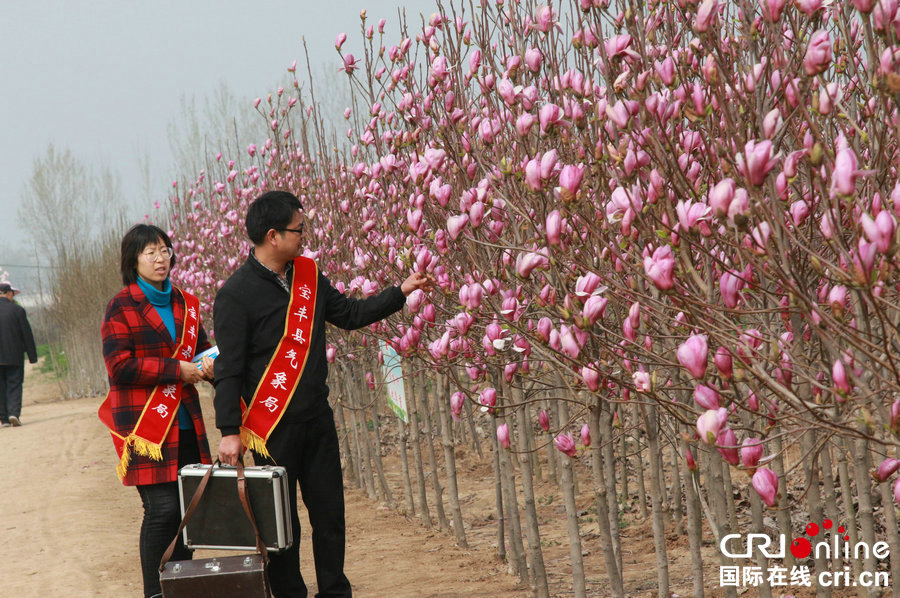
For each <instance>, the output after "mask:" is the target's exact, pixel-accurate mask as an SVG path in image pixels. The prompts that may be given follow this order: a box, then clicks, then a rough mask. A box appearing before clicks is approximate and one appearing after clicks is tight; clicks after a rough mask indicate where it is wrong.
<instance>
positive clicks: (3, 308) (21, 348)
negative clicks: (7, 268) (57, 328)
mask: <svg viewBox="0 0 900 598" xmlns="http://www.w3.org/2000/svg"><path fill="white" fill-rule="evenodd" d="M18 292H19V289H17V288H14V287H13V286H12V285H10V284H9V283H8V282H3V283H0V425H2V426H3V427H4V428H6V427H9V426H10V425H12V426H21V425H22V420H21V419H19V418H20V417H22V382H23V381H24V380H25V358H24V354H25V353H28V361H30V362H31V363H37V350H36V349H35V347H34V336H33V335H32V334H31V326H30V325H29V324H28V318H27V317H26V316H25V308H23V307H22V306H21V305H17V304H15V303H13V297H14V296H15V295H16V293H18Z"/></svg>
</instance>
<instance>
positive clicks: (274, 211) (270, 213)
mask: <svg viewBox="0 0 900 598" xmlns="http://www.w3.org/2000/svg"><path fill="white" fill-rule="evenodd" d="M302 209H303V204H301V203H300V200H299V199H297V196H296V195H294V194H293V193H289V192H287V191H267V192H266V193H263V194H262V195H260V196H259V197H257V198H256V199H255V200H253V203H252V204H250V209H249V210H247V219H246V220H245V221H244V222H245V224H246V225H247V236H248V237H250V240H251V241H253V244H254V245H259V244H260V243H262V242H263V240H264V239H265V238H266V233H267V232H269V230H270V229H273V228H274V229H275V230H283V229H284V228H286V227H288V226H290V225H291V220H292V219H293V218H294V212H299V211H300V210H302Z"/></svg>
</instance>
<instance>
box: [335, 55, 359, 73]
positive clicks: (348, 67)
mask: <svg viewBox="0 0 900 598" xmlns="http://www.w3.org/2000/svg"><path fill="white" fill-rule="evenodd" d="M343 58H344V65H343V66H342V67H341V68H339V69H338V70H340V71H344V72H345V73H347V74H348V75H349V74H351V73H353V71H355V70H356V63H357V62H359V60H357V59H356V58H354V57H353V54H345V55H344V57H343Z"/></svg>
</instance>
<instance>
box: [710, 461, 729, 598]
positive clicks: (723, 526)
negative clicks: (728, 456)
mask: <svg viewBox="0 0 900 598" xmlns="http://www.w3.org/2000/svg"><path fill="white" fill-rule="evenodd" d="M704 460H705V461H706V463H707V479H706V482H707V486H708V488H707V491H706V493H707V496H709V503H710V504H709V507H710V514H711V515H712V520H713V521H714V522H715V524H716V527H717V528H719V529H718V534H716V544H717V545H718V544H719V543H720V542H721V541H722V538H723V537H725V536H726V535H728V534H730V533H731V529H730V527H729V525H728V505H727V504H726V501H725V482H724V480H723V477H722V467H723V466H724V460H723V459H722V455H720V454H719V451H717V450H716V449H715V448H710V449H709V450H708V451H707V452H706V454H705V459H704ZM719 558H720V562H721V564H722V565H723V566H733V563H732V561H731V559H729V558H728V557H727V556H725V555H724V554H721V555H720V557H719ZM723 594H724V595H725V596H726V598H736V597H737V590H736V589H735V588H734V587H731V586H727V587H725V588H723Z"/></svg>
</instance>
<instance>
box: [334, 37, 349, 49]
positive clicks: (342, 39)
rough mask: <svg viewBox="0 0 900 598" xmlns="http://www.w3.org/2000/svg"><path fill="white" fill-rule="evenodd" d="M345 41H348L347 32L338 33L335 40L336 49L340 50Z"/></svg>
mask: <svg viewBox="0 0 900 598" xmlns="http://www.w3.org/2000/svg"><path fill="white" fill-rule="evenodd" d="M345 41H347V34H346V33H338V36H337V39H336V40H334V47H335V49H337V50H340V49H341V46H343V45H344V42H345Z"/></svg>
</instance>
